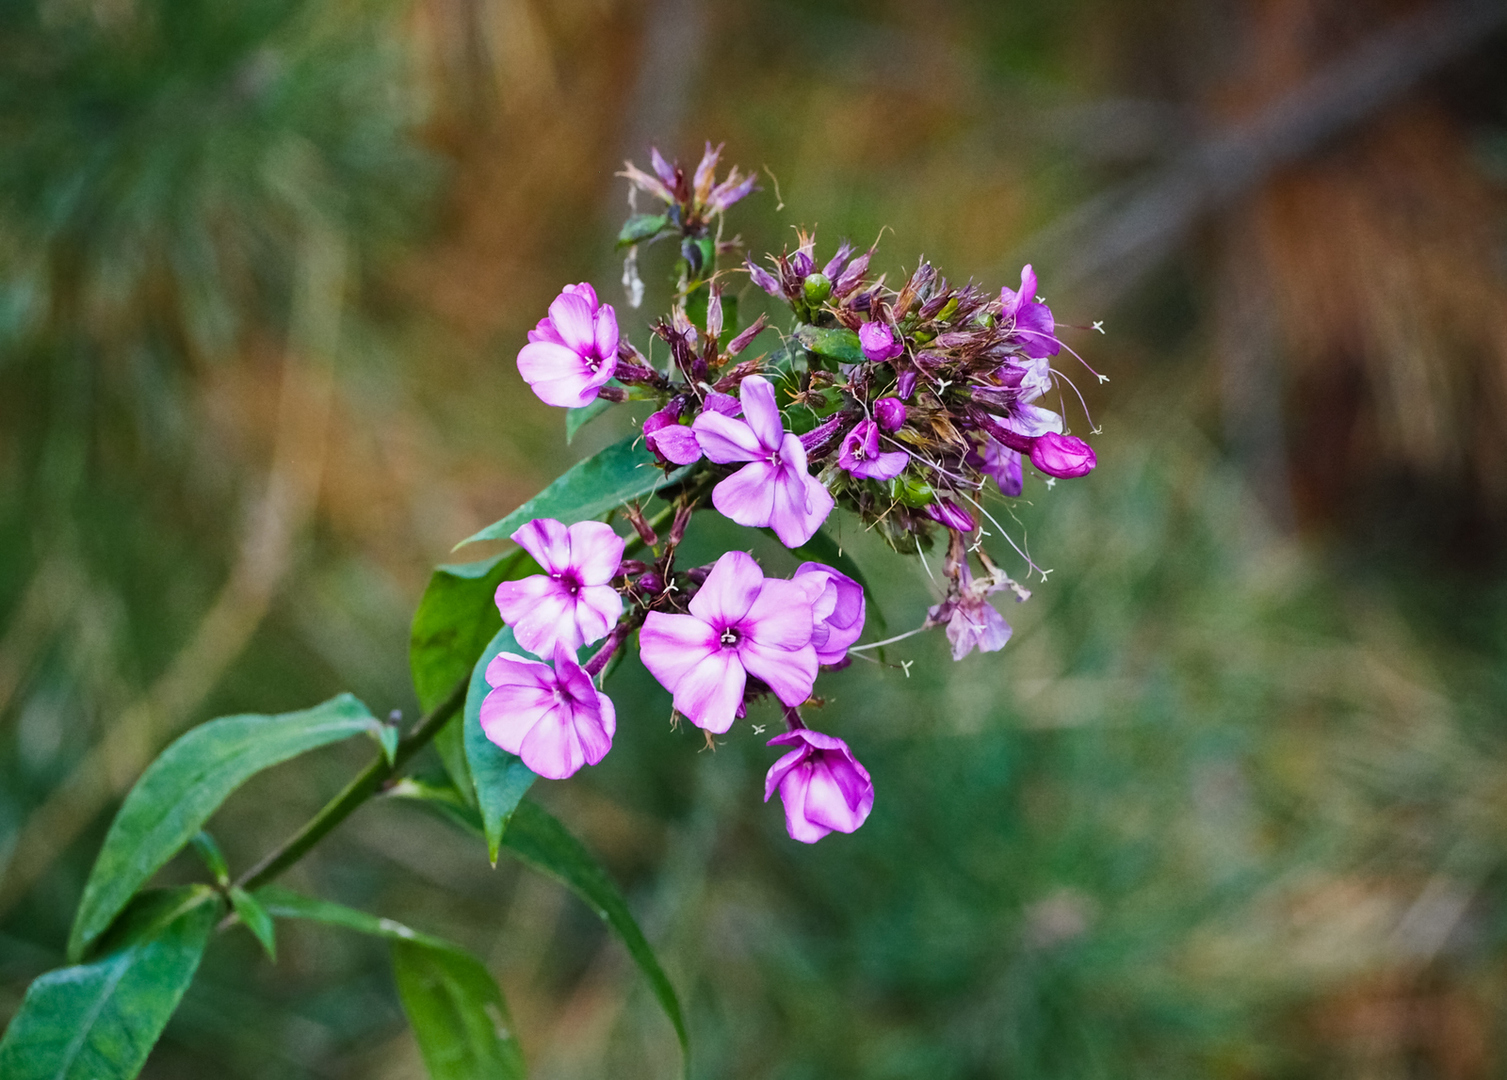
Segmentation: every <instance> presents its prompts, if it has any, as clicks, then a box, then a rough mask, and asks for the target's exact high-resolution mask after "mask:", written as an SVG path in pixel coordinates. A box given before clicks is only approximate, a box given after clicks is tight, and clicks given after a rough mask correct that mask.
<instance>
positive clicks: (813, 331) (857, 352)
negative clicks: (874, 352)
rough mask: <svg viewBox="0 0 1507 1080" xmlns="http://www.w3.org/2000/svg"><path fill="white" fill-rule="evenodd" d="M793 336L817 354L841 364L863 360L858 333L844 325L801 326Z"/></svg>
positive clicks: (856, 362) (857, 362) (859, 362)
mask: <svg viewBox="0 0 1507 1080" xmlns="http://www.w3.org/2000/svg"><path fill="white" fill-rule="evenodd" d="M795 336H796V337H797V338H798V339H799V340H800V343H801V344H802V345H804V346H806V348H808V349H810V350H811V351H812V352H814V353H816V355H818V356H825V357H826V358H827V359H829V360H836V361H838V362H839V363H842V364H861V363H863V361H864V355H863V346H862V345H860V344H859V342H858V335H857V334H855V333H853V331H851V330H848V329H846V328H844V327H840V326H836V327H823V326H802V327H801V328H800V329H798V330H796V332H795Z"/></svg>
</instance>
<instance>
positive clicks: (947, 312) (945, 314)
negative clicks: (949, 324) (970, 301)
mask: <svg viewBox="0 0 1507 1080" xmlns="http://www.w3.org/2000/svg"><path fill="white" fill-rule="evenodd" d="M957 313H958V298H957V297H956V296H954V297H953V298H952V299H951V300H949V301H947V303H945V304H943V305H942V310H941V311H939V312H937V322H941V323H944V322H946V321H947V320H948V319H950V318H952V317H953V316H954V315H956V314H957Z"/></svg>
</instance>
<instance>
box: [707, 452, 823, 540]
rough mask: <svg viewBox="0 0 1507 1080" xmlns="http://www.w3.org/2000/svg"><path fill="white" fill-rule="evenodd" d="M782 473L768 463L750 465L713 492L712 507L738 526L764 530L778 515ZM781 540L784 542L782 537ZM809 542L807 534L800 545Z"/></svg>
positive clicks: (752, 463)
mask: <svg viewBox="0 0 1507 1080" xmlns="http://www.w3.org/2000/svg"><path fill="white" fill-rule="evenodd" d="M796 441H797V442H799V441H800V440H799V439H797V440H796ZM702 445H705V444H704V443H703V444H702ZM708 456H710V455H708ZM779 471H780V470H779V469H777V468H776V467H775V466H773V465H771V464H769V463H768V462H767V461H754V462H750V463H749V464H747V465H745V466H743V468H741V469H739V470H738V471H737V472H735V473H733V475H731V476H729V477H728V478H727V479H726V480H723V481H722V482H721V483H720V484H718V485H717V486H716V487H714V488H713V489H712V505H713V506H715V507H716V508H717V512H718V513H719V514H721V515H722V516H723V517H725V518H728V519H729V520H732V521H736V522H737V523H738V524H739V525H750V526H753V527H756V528H762V527H763V526H765V525H768V524H770V523H771V519H772V518H773V517H774V512H775V493H776V489H777V487H778V482H777V480H776V477H777V476H778V474H779ZM775 531H776V533H778V532H779V529H778V528H776V529H775ZM811 531H812V532H815V531H816V529H815V528H814V527H813V528H812V530H811ZM780 539H781V540H782V541H783V540H785V538H784V537H783V536H781V537H780ZM809 539H811V537H810V535H809V534H808V535H807V536H806V537H805V539H803V540H801V541H800V544H804V543H805V542H806V540H809ZM800 544H790V543H789V542H788V541H786V543H785V546H786V547H799V546H800Z"/></svg>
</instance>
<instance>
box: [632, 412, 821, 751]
mask: <svg viewBox="0 0 1507 1080" xmlns="http://www.w3.org/2000/svg"><path fill="white" fill-rule="evenodd" d="M703 415H705V414H703ZM690 608H691V613H690V614H689V615H672V614H666V613H665V612H662V611H651V612H649V614H648V615H647V616H646V617H645V619H644V626H643V629H642V630H641V631H640V632H639V639H638V642H639V656H640V657H641V658H642V660H643V662H644V667H646V668H648V669H649V671H650V673H651V674H653V676H654V677H655V678H656V679H658V680H659V682H660V685H662V686H663V687H664V688H665V689H666V690H668V691H670V693H671V694H672V695H674V698H675V708H676V709H678V710H680V711H681V712H682V713H684V714H685V715H686V716H687V717H689V718H690V721H691V723H693V724H695V725H696V726H697V727H702V728H705V729H706V730H708V731H712V732H716V733H717V734H719V735H720V734H722V733H723V732H724V731H726V730H727V729H728V728H730V727H732V726H733V720H734V719H735V718H736V716H737V714H738V708H739V706H741V705H742V704H743V691H744V689H745V687H746V686H747V682H748V676H749V675H752V676H754V677H755V678H757V679H762V680H763V681H764V683H765V684H766V685H768V687H769V688H770V689H771V690H773V691H774V695H775V697H777V698H779V699H780V701H782V702H783V703H784V704H786V705H791V706H795V705H799V704H800V703H801V702H803V701H805V700H806V698H807V697H809V696H810V694H811V686H812V684H813V683H814V682H815V681H816V670H817V659H816V649H815V648H814V647H813V646H812V644H811V635H812V624H813V616H812V603H811V599H810V595H809V592H808V586H807V585H803V584H801V583H798V582H794V581H782V580H780V579H779V578H765V577H764V572H763V571H762V570H760V569H759V564H758V563H756V562H754V561H753V559H752V558H751V557H749V556H748V555H746V554H745V553H743V552H741V551H729V552H728V553H727V554H726V555H724V556H722V558H720V559H718V560H717V564H716V565H715V566H713V567H712V572H711V573H710V574H708V575H707V578H706V581H705V582H703V583H702V586H701V588H700V590H699V591H697V593H696V595H695V596H693V597H692V598H691V604H690Z"/></svg>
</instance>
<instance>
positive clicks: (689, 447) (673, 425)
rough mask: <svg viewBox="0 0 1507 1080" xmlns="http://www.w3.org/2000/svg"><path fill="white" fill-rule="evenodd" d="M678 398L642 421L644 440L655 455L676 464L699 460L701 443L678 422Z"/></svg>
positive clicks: (688, 429)
mask: <svg viewBox="0 0 1507 1080" xmlns="http://www.w3.org/2000/svg"><path fill="white" fill-rule="evenodd" d="M680 408H681V404H680V400H679V399H678V398H677V399H673V400H671V402H670V404H668V405H666V406H665V407H664V408H663V409H660V410H659V412H657V413H654V414H652V415H650V416H649V417H648V419H646V420H645V421H644V442H646V443H648V445H649V449H650V450H651V451H653V452H654V454H655V456H657V457H659V458H662V459H664V460H665V461H670V462H674V463H675V464H676V465H689V464H691V463H692V462H695V461H700V460H701V444H700V443H699V442H697V441H696V433H695V432H693V431H692V430H691V429H690V428H688V427H686V426H685V425H684V424H682V423H680Z"/></svg>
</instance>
